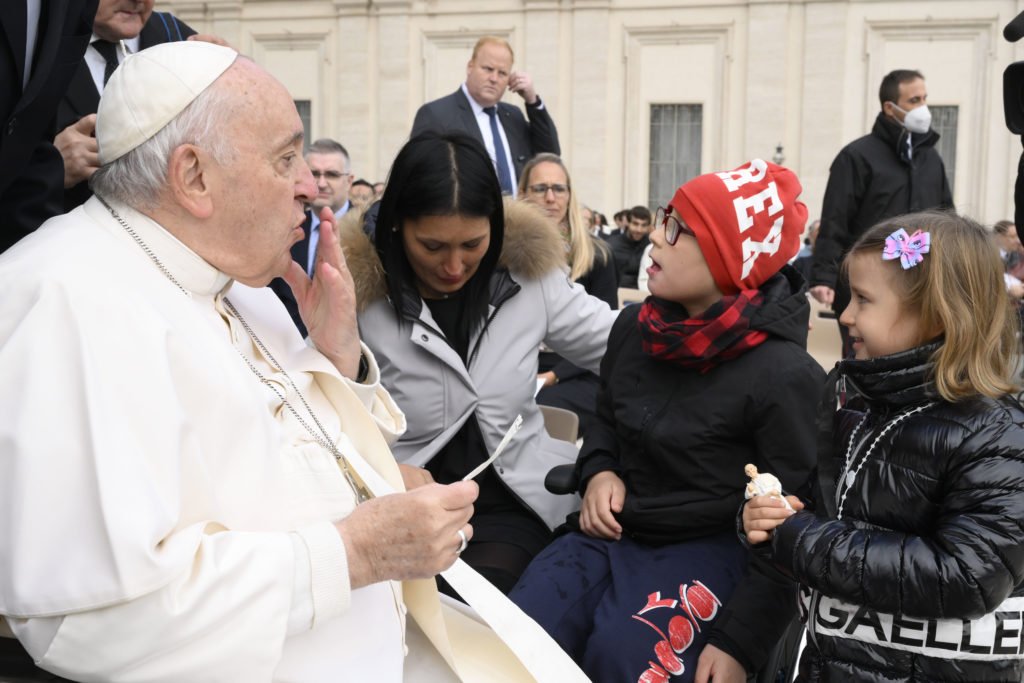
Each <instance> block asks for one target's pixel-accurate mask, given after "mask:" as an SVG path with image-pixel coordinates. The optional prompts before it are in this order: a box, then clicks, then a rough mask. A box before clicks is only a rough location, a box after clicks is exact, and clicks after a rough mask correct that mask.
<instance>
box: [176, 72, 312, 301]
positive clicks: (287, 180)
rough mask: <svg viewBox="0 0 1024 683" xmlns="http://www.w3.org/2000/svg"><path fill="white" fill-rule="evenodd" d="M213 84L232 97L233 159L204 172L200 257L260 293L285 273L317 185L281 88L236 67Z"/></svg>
mask: <svg viewBox="0 0 1024 683" xmlns="http://www.w3.org/2000/svg"><path fill="white" fill-rule="evenodd" d="M221 78H222V79H224V83H223V84H222V86H223V87H226V88H230V89H231V92H233V93H236V97H235V98H232V99H231V100H230V104H229V105H228V106H230V107H231V111H230V112H225V115H227V114H230V117H231V121H232V125H231V126H230V127H229V130H230V132H229V133H227V134H228V135H230V136H231V138H232V140H231V142H232V144H231V147H232V148H234V150H235V154H234V157H233V158H232V159H230V160H229V161H227V162H226V163H225V164H222V165H217V164H211V165H210V168H209V176H210V183H211V188H212V189H211V192H212V198H213V216H212V220H211V226H210V227H211V230H210V231H209V233H210V234H209V235H208V236H207V237H205V238H204V243H205V245H204V246H205V248H204V250H203V251H200V255H202V256H203V257H204V258H205V259H206V260H207V261H209V262H210V263H211V264H213V265H214V266H216V267H217V268H218V269H219V270H221V271H222V272H224V273H227V274H228V275H230V276H231V277H233V278H235V279H236V280H238V281H240V282H242V283H244V284H247V285H250V286H254V287H262V286H264V285H266V284H267V283H268V282H270V281H271V280H272V279H273V278H275V277H280V276H282V275H283V274H284V273H286V272H287V271H288V268H289V267H290V266H291V263H292V257H291V252H290V249H291V246H292V245H293V244H295V243H296V242H298V241H299V240H301V239H302V237H303V231H302V223H303V220H304V218H305V214H304V213H303V205H304V204H306V203H308V202H310V201H312V200H313V198H314V197H316V195H317V186H316V182H315V181H314V180H313V175H312V174H311V173H310V171H309V167H308V166H307V165H306V163H305V161H303V159H302V136H303V134H302V121H301V120H300V119H299V115H298V112H296V111H295V104H294V103H293V101H292V98H291V96H290V95H289V94H288V91H287V90H285V88H284V86H283V85H281V84H280V83H279V82H278V81H276V80H275V79H274V78H273V77H272V76H271V75H270V74H268V73H267V72H266V71H264V70H263V69H261V68H260V67H258V66H256V65H254V64H252V63H251V62H248V61H243V60H239V61H238V62H236V63H235V65H234V66H232V67H231V69H229V70H228V71H227V72H225V74H224V76H222V77H221ZM190 246H191V245H190ZM197 251H199V250H197Z"/></svg>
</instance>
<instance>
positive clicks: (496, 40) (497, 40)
mask: <svg viewBox="0 0 1024 683" xmlns="http://www.w3.org/2000/svg"><path fill="white" fill-rule="evenodd" d="M484 45H500V46H501V47H503V48H505V49H506V50H508V56H509V57H510V60H509V61H511V62H512V63H513V64H515V61H516V53H515V52H513V51H512V46H511V45H509V44H508V41H507V40H505V39H504V38H501V37H499V36H484V37H483V38H481V39H480V40H478V41H476V45H474V46H473V56H472V57H470V58H469V61H471V62H475V61H476V55H477V53H478V52H480V48H482V47H483V46H484Z"/></svg>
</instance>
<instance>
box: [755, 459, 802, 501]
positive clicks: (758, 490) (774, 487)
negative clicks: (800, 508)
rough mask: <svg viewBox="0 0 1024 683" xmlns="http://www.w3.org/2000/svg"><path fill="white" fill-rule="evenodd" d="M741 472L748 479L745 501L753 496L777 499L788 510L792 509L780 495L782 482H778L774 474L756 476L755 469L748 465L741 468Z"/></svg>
mask: <svg viewBox="0 0 1024 683" xmlns="http://www.w3.org/2000/svg"><path fill="white" fill-rule="evenodd" d="M743 471H744V472H745V473H746V475H747V476H748V477H750V482H749V483H748V484H747V490H746V493H744V497H745V498H746V499H747V500H750V499H751V498H753V497H754V496H768V497H769V498H778V499H779V500H781V501H782V502H783V503H785V504H786V507H787V508H789V509H790V510H792V509H793V506H792V505H790V504H789V501H788V500H786V497H785V496H783V495H782V482H781V481H779V478H778V477H776V476H775V475H774V474H768V473H767V472H765V473H764V474H758V473H757V468H756V467H754V465H752V464H750V463H748V464H747V466H746V467H744V468H743Z"/></svg>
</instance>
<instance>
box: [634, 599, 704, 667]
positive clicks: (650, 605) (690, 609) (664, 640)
mask: <svg viewBox="0 0 1024 683" xmlns="http://www.w3.org/2000/svg"><path fill="white" fill-rule="evenodd" d="M721 604H722V601H721V600H719V599H718V597H717V596H716V595H715V594H714V593H713V592H711V589H710V588H708V587H707V586H705V585H704V584H703V583H701V582H700V581H696V580H694V582H693V585H692V586H688V585H687V584H685V583H683V584H680V585H679V600H673V599H672V598H664V599H663V598H662V597H661V591H657V592H654V593H651V594H650V595H648V596H647V604H646V605H644V607H643V608H642V609H641V610H640V611H639V612H637V613H636V614H634V615H633V618H634V619H636V620H637V621H640V622H643V623H645V624H647V625H648V626H650V627H651V628H652V629H654V631H655V633H657V634H658V635H659V636H661V640H659V641H658V642H657V643H655V645H654V655H655V657H657V660H658V662H657V663H655V662H652V661H648V662H647V663H648V664H649V665H650V666H649V667H648V669H647V670H646V671H644V672H643V673H642V674H640V677H639V678H638V679H637V683H667V682H668V681H669V680H671V678H672V677H673V676H681V675H682V674H683V671H684V670H685V667H684V666H683V660H682V658H680V657H678V656H677V655H679V654H682V653H683V652H684V651H685V650H686V649H687V648H688V647H690V645H691V644H692V643H693V637H694V634H695V633H696V632H697V631H700V622H702V621H711V620H712V619H714V618H715V615H717V614H718V608H719V606H721ZM676 605H679V608H680V609H681V610H683V612H684V614H685V616H684V614H676V615H674V616H673V617H672V618H671V619H670V620H669V622H668V635H667V636H666V635H665V633H664V632H663V631H662V630H661V629H660V628H658V627H657V626H655V625H654V624H652V623H651V622H650V621H648V620H647V619H644V618H643V617H641V616H640V615H641V614H644V613H646V612H650V611H651V610H654V609H660V608H662V607H664V608H667V609H675V607H676ZM687 617H689V618H687Z"/></svg>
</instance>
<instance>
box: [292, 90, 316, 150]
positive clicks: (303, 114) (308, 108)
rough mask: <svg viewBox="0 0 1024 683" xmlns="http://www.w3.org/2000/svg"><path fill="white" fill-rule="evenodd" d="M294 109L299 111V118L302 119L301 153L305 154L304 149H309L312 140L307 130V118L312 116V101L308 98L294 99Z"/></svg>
mask: <svg viewBox="0 0 1024 683" xmlns="http://www.w3.org/2000/svg"><path fill="white" fill-rule="evenodd" d="M294 102H295V109H296V110H298V112H299V118H300V119H301V120H302V132H303V135H304V137H303V138H302V155H303V156H305V155H306V151H307V150H308V149H309V143H311V142H313V138H312V137H311V134H310V131H309V120H310V118H311V117H312V112H313V103H312V102H311V101H310V100H294Z"/></svg>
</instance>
